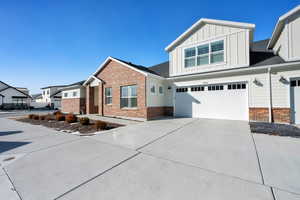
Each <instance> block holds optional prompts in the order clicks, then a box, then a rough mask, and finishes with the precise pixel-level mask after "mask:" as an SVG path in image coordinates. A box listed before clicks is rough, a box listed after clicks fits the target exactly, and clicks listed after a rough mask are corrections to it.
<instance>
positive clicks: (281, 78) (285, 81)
mask: <svg viewBox="0 0 300 200" xmlns="http://www.w3.org/2000/svg"><path fill="white" fill-rule="evenodd" d="M279 81H280V82H281V83H284V84H286V83H288V80H286V78H284V77H283V76H280V79H279Z"/></svg>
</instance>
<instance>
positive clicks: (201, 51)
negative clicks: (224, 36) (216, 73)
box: [198, 44, 209, 55]
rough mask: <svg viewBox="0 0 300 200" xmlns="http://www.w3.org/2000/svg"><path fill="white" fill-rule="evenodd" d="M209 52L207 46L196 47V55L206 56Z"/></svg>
mask: <svg viewBox="0 0 300 200" xmlns="http://www.w3.org/2000/svg"><path fill="white" fill-rule="evenodd" d="M208 51H209V48H208V44H205V45H201V46H198V55H203V54H207V53H208Z"/></svg>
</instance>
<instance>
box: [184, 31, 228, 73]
mask: <svg viewBox="0 0 300 200" xmlns="http://www.w3.org/2000/svg"><path fill="white" fill-rule="evenodd" d="M218 41H223V50H220V51H215V52H211V44H212V43H214V42H218ZM206 44H208V48H209V51H208V54H203V55H198V47H199V46H202V45H206ZM190 48H195V49H196V55H195V56H192V57H189V58H194V59H195V65H194V66H191V67H186V66H185V50H186V49H190ZM222 51H223V61H221V62H215V63H211V56H212V55H213V54H217V53H220V52H222ZM182 55H183V59H182V60H183V62H182V65H183V68H184V69H190V68H195V67H201V68H203V67H205V66H215V65H223V64H225V63H226V38H225V37H222V38H217V39H214V40H209V41H205V42H201V43H197V44H193V45H189V46H185V47H184V48H182ZM204 55H208V64H203V65H197V58H198V57H203V56H204Z"/></svg>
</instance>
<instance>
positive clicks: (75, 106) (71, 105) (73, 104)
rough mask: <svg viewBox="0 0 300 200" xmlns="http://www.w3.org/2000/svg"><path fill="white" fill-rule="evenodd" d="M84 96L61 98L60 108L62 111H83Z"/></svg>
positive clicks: (77, 112) (76, 112) (78, 112)
mask: <svg viewBox="0 0 300 200" xmlns="http://www.w3.org/2000/svg"><path fill="white" fill-rule="evenodd" d="M85 104H86V103H85V98H70V99H62V100H61V110H62V112H64V113H75V114H80V113H82V114H84V113H85Z"/></svg>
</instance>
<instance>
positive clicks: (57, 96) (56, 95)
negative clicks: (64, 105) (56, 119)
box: [40, 85, 68, 109]
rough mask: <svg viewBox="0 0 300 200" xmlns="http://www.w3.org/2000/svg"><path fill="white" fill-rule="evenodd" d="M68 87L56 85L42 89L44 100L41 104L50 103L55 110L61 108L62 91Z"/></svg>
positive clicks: (42, 99)
mask: <svg viewBox="0 0 300 200" xmlns="http://www.w3.org/2000/svg"><path fill="white" fill-rule="evenodd" d="M66 86H68V85H55V86H47V87H43V88H41V89H42V91H43V93H42V98H41V101H40V102H44V103H48V105H49V106H51V107H52V108H54V109H60V107H61V89H62V88H64V87H66Z"/></svg>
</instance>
